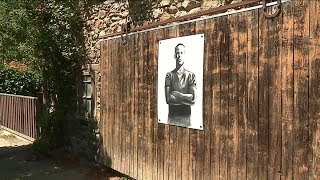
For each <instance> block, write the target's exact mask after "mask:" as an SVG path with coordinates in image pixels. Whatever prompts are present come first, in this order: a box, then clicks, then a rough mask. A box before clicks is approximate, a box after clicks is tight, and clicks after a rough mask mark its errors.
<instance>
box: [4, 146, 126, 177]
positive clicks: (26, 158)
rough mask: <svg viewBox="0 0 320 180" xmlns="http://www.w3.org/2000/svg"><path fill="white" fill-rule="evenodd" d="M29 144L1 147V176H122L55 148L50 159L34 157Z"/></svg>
mask: <svg viewBox="0 0 320 180" xmlns="http://www.w3.org/2000/svg"><path fill="white" fill-rule="evenodd" d="M30 149H31V145H24V146H18V147H0V174H1V177H0V179H32V180H37V179H41V180H42V179H59V180H60V179H68V180H70V179H71V180H72V179H76V180H81V179H114V180H117V179H122V178H121V177H123V175H121V174H119V173H117V172H115V171H113V170H112V169H109V168H106V167H102V166H99V165H96V164H93V163H89V162H85V161H83V160H81V159H80V158H79V157H76V156H72V155H70V154H68V153H66V152H64V151H61V150H57V151H56V152H55V153H54V155H53V156H52V157H50V158H42V159H34V158H33V156H32V155H31V153H30Z"/></svg>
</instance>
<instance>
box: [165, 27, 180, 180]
mask: <svg viewBox="0 0 320 180" xmlns="http://www.w3.org/2000/svg"><path fill="white" fill-rule="evenodd" d="M177 35H178V27H171V28H169V29H168V38H174V37H177ZM172 52H173V51H172ZM172 55H173V54H172ZM178 128H180V127H177V126H172V125H170V126H169V133H168V134H167V136H168V141H169V144H168V146H169V147H168V164H167V167H166V166H165V168H168V177H167V176H164V179H166V178H168V179H175V177H176V169H175V165H176V145H177V139H178V138H180V137H177V129H178Z"/></svg>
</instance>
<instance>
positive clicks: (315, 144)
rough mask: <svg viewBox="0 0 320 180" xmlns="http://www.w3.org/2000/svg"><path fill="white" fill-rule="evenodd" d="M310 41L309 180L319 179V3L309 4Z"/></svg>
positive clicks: (312, 2)
mask: <svg viewBox="0 0 320 180" xmlns="http://www.w3.org/2000/svg"><path fill="white" fill-rule="evenodd" d="M309 7H310V40H311V47H310V51H309V55H310V56H309V57H310V60H309V74H310V83H309V89H310V95H309V98H310V99H309V107H310V130H309V131H310V136H311V139H310V140H311V141H312V144H311V157H312V160H311V164H310V179H319V178H320V99H319V97H320V91H319V89H320V53H319V52H320V16H319V13H320V2H319V1H311V2H310V6H309Z"/></svg>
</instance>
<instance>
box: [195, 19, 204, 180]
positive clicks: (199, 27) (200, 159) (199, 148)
mask: <svg viewBox="0 0 320 180" xmlns="http://www.w3.org/2000/svg"><path fill="white" fill-rule="evenodd" d="M195 31H196V34H204V31H205V21H204V20H199V21H197V22H195ZM204 39H205V37H204ZM205 48H206V42H205V43H204V49H205ZM203 53H204V56H203V58H204V59H203V64H201V66H203V70H205V69H206V67H205V62H204V60H205V58H206V57H205V52H203ZM201 76H202V78H203V76H204V73H203V74H201ZM198 78H200V77H199V75H198ZM205 86H206V81H204V84H203V90H202V92H203V93H205V92H204V89H205ZM203 97H206V96H205V94H203ZM202 104H203V105H204V104H205V102H202ZM203 109H204V108H202V111H203ZM202 123H203V125H204V124H205V123H206V121H205V116H204V112H203V114H202ZM203 125H202V128H203ZM205 146H206V144H205V139H204V131H203V130H197V144H196V147H195V149H196V176H195V179H200V180H201V179H204V161H205V159H204V158H205Z"/></svg>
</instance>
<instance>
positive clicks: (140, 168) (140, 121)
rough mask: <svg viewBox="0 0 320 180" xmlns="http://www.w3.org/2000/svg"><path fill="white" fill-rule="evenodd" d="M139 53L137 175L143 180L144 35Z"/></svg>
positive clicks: (140, 37) (139, 45)
mask: <svg viewBox="0 0 320 180" xmlns="http://www.w3.org/2000/svg"><path fill="white" fill-rule="evenodd" d="M138 42H139V43H138V52H137V54H139V57H140V58H139V59H138V62H137V66H138V69H137V70H138V72H137V73H138V74H137V75H138V79H137V83H138V84H137V87H136V88H137V97H138V101H137V108H138V109H137V125H138V131H137V133H138V147H137V150H138V151H137V152H138V164H137V165H138V169H137V170H138V174H137V179H142V177H143V163H144V159H143V158H144V154H143V125H144V122H143V119H144V99H143V91H144V87H143V72H144V69H143V58H142V57H143V36H142V34H139V35H138Z"/></svg>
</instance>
